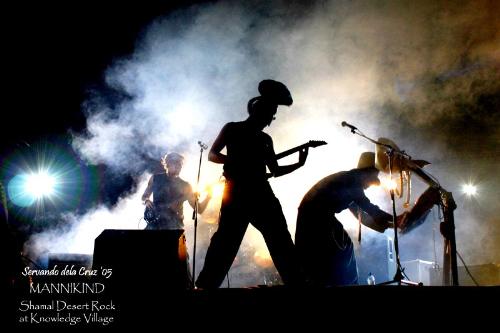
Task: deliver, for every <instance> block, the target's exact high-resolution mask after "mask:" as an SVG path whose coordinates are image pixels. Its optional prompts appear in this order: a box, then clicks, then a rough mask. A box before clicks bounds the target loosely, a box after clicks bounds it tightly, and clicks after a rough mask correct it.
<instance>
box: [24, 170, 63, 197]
mask: <svg viewBox="0 0 500 333" xmlns="http://www.w3.org/2000/svg"><path fill="white" fill-rule="evenodd" d="M55 184H56V180H55V178H54V177H53V176H51V175H49V174H48V173H47V172H39V173H36V174H31V175H29V176H28V178H27V180H26V185H25V186H26V192H28V193H29V194H30V195H32V196H33V197H35V198H37V199H38V198H42V197H48V196H50V195H52V194H53V193H54V187H55Z"/></svg>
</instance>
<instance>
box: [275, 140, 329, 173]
mask: <svg viewBox="0 0 500 333" xmlns="http://www.w3.org/2000/svg"><path fill="white" fill-rule="evenodd" d="M323 145H326V142H325V141H317V140H311V141H309V142H307V143H304V144H303V145H300V146H297V147H295V148H292V149H288V150H285V151H284V152H281V153H279V154H276V156H275V158H276V161H277V160H279V159H281V158H283V157H286V156H288V155H291V154H293V153H295V152H298V151H301V150H302V149H305V148H308V147H309V148H316V147H319V146H323ZM266 177H267V178H268V179H269V178H271V177H274V175H273V174H272V173H267V174H266Z"/></svg>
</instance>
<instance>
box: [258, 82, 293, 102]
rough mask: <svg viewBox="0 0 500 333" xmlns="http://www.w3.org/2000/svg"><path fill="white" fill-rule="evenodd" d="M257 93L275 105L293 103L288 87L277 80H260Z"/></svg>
mask: <svg viewBox="0 0 500 333" xmlns="http://www.w3.org/2000/svg"><path fill="white" fill-rule="evenodd" d="M259 93H260V95H261V96H262V98H263V99H265V100H267V101H270V102H272V103H275V104H277V105H286V106H290V105H292V103H293V99H292V94H291V93H290V91H289V90H288V88H287V87H286V86H285V85H284V84H283V83H281V82H279V81H274V80H269V79H268V80H262V81H260V83H259Z"/></svg>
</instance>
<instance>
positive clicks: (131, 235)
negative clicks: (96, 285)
mask: <svg viewBox="0 0 500 333" xmlns="http://www.w3.org/2000/svg"><path fill="white" fill-rule="evenodd" d="M92 267H93V269H95V270H98V271H102V269H111V270H112V275H111V277H110V278H109V279H105V280H104V281H105V282H106V284H108V285H111V286H112V289H113V290H114V291H115V292H116V291H117V290H121V291H124V290H126V291H134V290H135V291H141V290H146V289H147V290H152V289H156V288H161V289H162V290H163V289H176V290H179V289H182V290H183V289H186V288H188V287H189V286H190V285H191V281H190V272H189V267H188V262H187V252H186V245H185V236H184V232H183V231H182V230H104V231H103V232H102V233H101V234H100V235H99V236H98V237H97V238H96V239H95V243H94V258H93V264H92Z"/></svg>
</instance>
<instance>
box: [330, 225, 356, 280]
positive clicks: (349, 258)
mask: <svg viewBox="0 0 500 333" xmlns="http://www.w3.org/2000/svg"><path fill="white" fill-rule="evenodd" d="M332 234H333V235H334V239H333V243H334V244H333V246H332V248H333V250H332V252H333V256H332V258H331V262H330V272H329V278H328V285H332V286H343V285H353V284H358V267H357V264H356V257H355V255H354V245H353V243H352V241H351V238H350V237H349V234H348V233H347V232H346V231H345V230H344V228H343V226H342V224H341V223H340V222H339V221H337V220H336V219H335V221H334V222H333V229H332Z"/></svg>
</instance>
